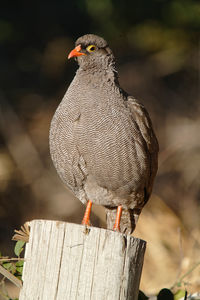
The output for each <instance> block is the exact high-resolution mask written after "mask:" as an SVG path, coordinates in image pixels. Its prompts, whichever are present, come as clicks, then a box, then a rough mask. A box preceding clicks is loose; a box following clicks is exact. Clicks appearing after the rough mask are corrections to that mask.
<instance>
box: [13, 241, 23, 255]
mask: <svg viewBox="0 0 200 300" xmlns="http://www.w3.org/2000/svg"><path fill="white" fill-rule="evenodd" d="M24 244H25V242H24V241H17V243H16V245H15V249H14V252H15V255H16V256H20V253H21V252H22V251H23V250H24V248H23V246H24Z"/></svg>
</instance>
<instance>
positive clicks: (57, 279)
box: [19, 220, 146, 300]
mask: <svg viewBox="0 0 200 300" xmlns="http://www.w3.org/2000/svg"><path fill="white" fill-rule="evenodd" d="M30 228H31V230H30V239H29V243H28V244H27V245H26V251H25V265H24V270H23V288H22V289H21V292H20V297H19V299H20V300H36V299H38V300H65V299H66V300H68V299H69V300H116V299H119V300H122V299H123V300H125V299H127V300H130V299H131V300H136V299H137V296H138V289H139V282H140V276H141V271H142V265H143V257H144V252H145V247H146V242H145V241H142V240H139V239H137V238H134V237H132V236H126V235H124V234H121V233H118V232H113V231H111V230H105V229H101V228H95V227H89V228H86V227H85V226H83V225H77V224H71V223H64V222H58V221H45V220H34V221H31V222H30Z"/></svg>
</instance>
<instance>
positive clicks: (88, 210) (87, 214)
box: [82, 200, 92, 226]
mask: <svg viewBox="0 0 200 300" xmlns="http://www.w3.org/2000/svg"><path fill="white" fill-rule="evenodd" d="M91 208H92V201H90V200H89V201H88V203H87V206H86V210H85V214H84V217H83V220H82V224H83V225H88V226H90V213H91Z"/></svg>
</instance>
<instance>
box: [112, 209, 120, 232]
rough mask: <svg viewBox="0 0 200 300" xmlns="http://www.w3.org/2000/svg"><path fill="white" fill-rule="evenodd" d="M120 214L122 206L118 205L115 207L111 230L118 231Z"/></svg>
mask: <svg viewBox="0 0 200 300" xmlns="http://www.w3.org/2000/svg"><path fill="white" fill-rule="evenodd" d="M121 215H122V206H121V205H120V206H118V208H117V215H116V219H115V224H114V226H113V230H114V231H117V232H120V220H121Z"/></svg>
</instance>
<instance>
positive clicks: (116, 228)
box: [113, 224, 120, 232]
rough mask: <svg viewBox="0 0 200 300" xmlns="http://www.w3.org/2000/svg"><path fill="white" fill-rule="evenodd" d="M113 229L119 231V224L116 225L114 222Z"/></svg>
mask: <svg viewBox="0 0 200 300" xmlns="http://www.w3.org/2000/svg"><path fill="white" fill-rule="evenodd" d="M113 230H114V231H117V232H120V226H119V224H118V225H117V224H114V226H113Z"/></svg>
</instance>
